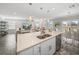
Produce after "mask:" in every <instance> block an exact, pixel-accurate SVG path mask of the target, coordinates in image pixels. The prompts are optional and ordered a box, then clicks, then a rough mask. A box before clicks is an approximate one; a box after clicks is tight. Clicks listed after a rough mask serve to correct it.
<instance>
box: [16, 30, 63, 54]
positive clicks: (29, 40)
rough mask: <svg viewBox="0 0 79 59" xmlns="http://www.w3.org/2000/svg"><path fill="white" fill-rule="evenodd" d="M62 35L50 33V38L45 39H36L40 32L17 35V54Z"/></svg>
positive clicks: (58, 32) (54, 32)
mask: <svg viewBox="0 0 79 59" xmlns="http://www.w3.org/2000/svg"><path fill="white" fill-rule="evenodd" d="M62 33H63V32H60V31H52V33H51V36H50V37H47V38H45V39H39V38H37V36H38V35H40V32H32V33H25V34H17V53H18V52H20V51H22V50H24V49H27V48H30V47H32V46H34V45H37V44H39V43H41V42H44V41H45V40H48V39H49V38H52V37H55V36H57V35H59V34H62Z"/></svg>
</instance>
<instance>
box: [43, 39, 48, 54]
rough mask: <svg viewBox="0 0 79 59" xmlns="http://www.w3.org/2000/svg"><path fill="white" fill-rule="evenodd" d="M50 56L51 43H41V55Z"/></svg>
mask: <svg viewBox="0 0 79 59" xmlns="http://www.w3.org/2000/svg"><path fill="white" fill-rule="evenodd" d="M48 54H49V43H48V40H47V41H45V42H43V43H41V55H48Z"/></svg>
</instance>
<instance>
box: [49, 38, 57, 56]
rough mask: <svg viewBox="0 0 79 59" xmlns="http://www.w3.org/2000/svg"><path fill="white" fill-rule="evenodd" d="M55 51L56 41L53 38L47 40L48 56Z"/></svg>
mask: <svg viewBox="0 0 79 59" xmlns="http://www.w3.org/2000/svg"><path fill="white" fill-rule="evenodd" d="M55 51H56V40H55V37H53V38H51V39H50V40H49V55H52V54H54V53H55Z"/></svg>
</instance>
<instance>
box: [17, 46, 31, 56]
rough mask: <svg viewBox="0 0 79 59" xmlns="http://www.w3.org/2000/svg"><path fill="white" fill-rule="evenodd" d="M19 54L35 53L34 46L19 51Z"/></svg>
mask: <svg viewBox="0 0 79 59" xmlns="http://www.w3.org/2000/svg"><path fill="white" fill-rule="evenodd" d="M18 54H19V55H33V47H32V48H29V49H26V50H24V51H21V52H20V53H18Z"/></svg>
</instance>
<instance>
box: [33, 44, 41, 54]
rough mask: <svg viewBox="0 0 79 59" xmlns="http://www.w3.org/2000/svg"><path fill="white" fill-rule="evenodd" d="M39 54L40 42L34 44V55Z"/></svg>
mask: <svg viewBox="0 0 79 59" xmlns="http://www.w3.org/2000/svg"><path fill="white" fill-rule="evenodd" d="M40 54H41V46H40V44H38V45H36V46H34V55H40Z"/></svg>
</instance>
